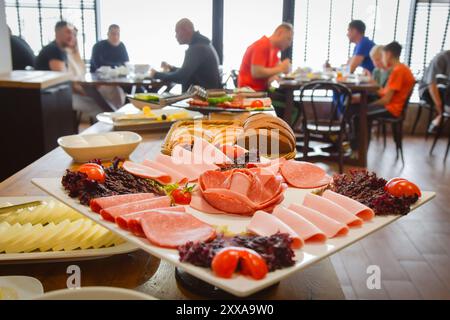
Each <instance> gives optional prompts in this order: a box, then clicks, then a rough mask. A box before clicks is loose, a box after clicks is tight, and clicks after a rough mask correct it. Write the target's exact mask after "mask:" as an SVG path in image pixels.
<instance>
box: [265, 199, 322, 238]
mask: <svg viewBox="0 0 450 320" xmlns="http://www.w3.org/2000/svg"><path fill="white" fill-rule="evenodd" d="M273 215H274V216H275V217H277V218H278V219H280V220H281V221H283V222H284V223H285V224H287V225H288V226H289V227H291V229H292V230H294V231H295V233H297V234H298V235H299V236H300V238H302V240H303V241H305V242H306V241H311V242H325V241H326V240H327V236H326V234H325V233H324V232H323V231H322V230H320V229H319V228H318V227H317V226H316V225H314V224H312V223H311V222H309V221H308V220H307V219H305V218H303V217H302V216H301V215H299V214H297V213H296V212H294V211H292V210H289V209H287V208H285V207H282V206H278V207H276V208H275V209H274V210H273Z"/></svg>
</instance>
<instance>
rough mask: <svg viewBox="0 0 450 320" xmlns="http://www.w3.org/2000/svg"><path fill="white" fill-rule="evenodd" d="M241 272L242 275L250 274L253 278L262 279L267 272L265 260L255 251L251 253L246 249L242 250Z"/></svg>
mask: <svg viewBox="0 0 450 320" xmlns="http://www.w3.org/2000/svg"><path fill="white" fill-rule="evenodd" d="M240 258H241V260H240V263H241V273H242V274H243V275H248V276H251V277H252V278H253V279H255V280H260V279H263V278H264V277H265V276H266V274H267V272H269V270H268V268H267V264H266V261H265V260H264V259H263V258H262V257H261V256H260V255H259V254H257V253H256V252H255V253H252V252H250V251H247V250H243V251H241V253H240Z"/></svg>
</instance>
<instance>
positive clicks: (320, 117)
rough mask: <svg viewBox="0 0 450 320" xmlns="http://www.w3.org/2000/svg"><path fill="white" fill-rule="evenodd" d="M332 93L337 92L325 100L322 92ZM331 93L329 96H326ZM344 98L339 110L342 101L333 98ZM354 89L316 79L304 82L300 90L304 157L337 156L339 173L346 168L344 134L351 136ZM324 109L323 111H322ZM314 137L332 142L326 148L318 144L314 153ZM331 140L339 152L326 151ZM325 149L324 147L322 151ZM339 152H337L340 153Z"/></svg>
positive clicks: (334, 157)
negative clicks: (320, 93)
mask: <svg viewBox="0 0 450 320" xmlns="http://www.w3.org/2000/svg"><path fill="white" fill-rule="evenodd" d="M324 90H325V91H326V92H330V91H331V92H332V93H333V95H332V96H329V97H328V98H327V99H324V96H323V95H321V96H320V95H319V94H318V92H321V91H324ZM326 96H328V95H326ZM336 96H338V97H340V99H341V101H342V102H343V103H342V106H341V108H342V109H341V111H342V112H339V110H338V108H339V103H338V101H337V99H333V97H336ZM351 97H352V92H351V90H350V89H349V88H347V87H346V86H344V85H342V84H337V83H331V82H323V81H314V82H311V83H309V84H306V85H304V86H303V87H302V88H301V89H300V96H299V107H300V110H301V113H302V116H301V121H302V131H303V146H302V147H303V157H302V159H304V160H307V159H310V158H322V157H325V158H331V159H337V161H338V164H339V172H340V173H342V172H343V169H344V147H343V142H344V137H348V127H349V126H348V123H347V118H348V117H347V115H346V113H347V111H348V108H349V106H350V102H351ZM319 109H320V110H319ZM311 138H314V140H316V141H328V142H329V144H328V145H324V147H323V148H320V147H315V148H314V152H312V153H310V152H309V151H310V141H311ZM330 143H331V145H332V147H333V148H335V149H336V152H334V153H333V152H326V151H325V149H326V148H329V146H330ZM319 149H321V150H319ZM336 153H337V155H336Z"/></svg>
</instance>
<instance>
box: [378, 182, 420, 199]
mask: <svg viewBox="0 0 450 320" xmlns="http://www.w3.org/2000/svg"><path fill="white" fill-rule="evenodd" d="M386 191H387V192H389V193H390V194H391V195H393V196H395V197H413V196H414V195H417V196H419V197H421V196H422V193H421V192H420V189H419V187H418V186H417V185H415V184H414V183H412V182H411V181H408V180H397V181H392V182H390V183H389V184H387V185H386Z"/></svg>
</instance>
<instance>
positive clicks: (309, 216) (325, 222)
mask: <svg viewBox="0 0 450 320" xmlns="http://www.w3.org/2000/svg"><path fill="white" fill-rule="evenodd" d="M289 209H290V210H292V211H294V212H295V213H297V214H298V215H300V216H302V217H303V218H305V219H306V220H308V221H309V222H311V223H312V224H314V225H315V226H316V227H317V228H319V229H320V230H322V232H323V233H325V235H326V236H327V237H328V238H334V237H336V236H345V235H346V234H347V233H348V231H349V229H348V227H347V225H346V224H345V223H341V222H338V221H336V220H334V219H331V218H330V217H328V216H326V215H324V214H322V213H320V212H319V211H316V210H313V209H310V208H308V207H305V206H304V205H301V204H291V205H289Z"/></svg>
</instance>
